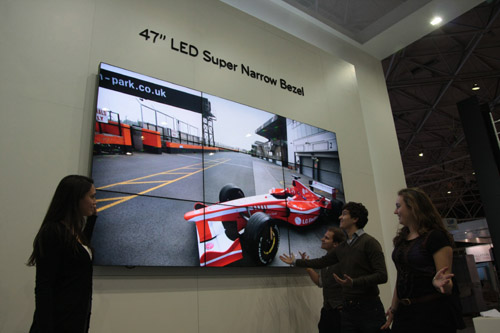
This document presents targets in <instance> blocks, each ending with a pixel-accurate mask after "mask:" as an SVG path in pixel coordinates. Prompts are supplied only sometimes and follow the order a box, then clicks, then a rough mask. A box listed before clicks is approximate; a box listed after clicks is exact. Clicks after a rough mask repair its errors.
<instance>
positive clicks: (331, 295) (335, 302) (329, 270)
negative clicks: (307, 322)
mask: <svg viewBox="0 0 500 333" xmlns="http://www.w3.org/2000/svg"><path fill="white" fill-rule="evenodd" d="M344 240H345V234H344V232H343V231H342V230H341V229H340V228H337V227H329V228H328V230H327V231H326V232H325V235H324V236H323V238H321V248H322V249H323V250H326V251H327V252H330V251H332V250H333V249H334V248H336V247H337V246H338V245H339V244H340V243H342V242H343V241H344ZM299 253H300V252H299ZM300 255H301V257H302V259H308V258H309V257H308V256H307V254H306V253H300ZM334 267H335V266H328V267H325V268H322V269H321V271H320V273H319V274H318V273H317V272H316V271H315V270H314V269H312V268H309V267H308V268H306V271H307V273H308V274H309V277H310V278H311V280H312V281H313V282H314V283H315V284H316V285H317V286H318V287H320V288H323V308H321V316H320V319H319V323H318V330H319V333H340V332H341V331H340V311H341V308H342V294H341V293H342V287H341V285H340V284H339V283H338V282H337V281H335V278H334V277H333V272H334Z"/></svg>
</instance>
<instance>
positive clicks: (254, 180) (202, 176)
mask: <svg viewBox="0 0 500 333" xmlns="http://www.w3.org/2000/svg"><path fill="white" fill-rule="evenodd" d="M310 111H311V110H305V112H310ZM95 118H96V119H95V124H94V131H95V134H94V146H93V159H92V178H93V179H94V181H95V186H96V188H97V201H98V204H97V207H98V216H99V218H98V223H97V224H96V227H95V229H94V235H93V238H92V246H93V248H94V250H95V260H94V262H95V264H96V265H104V266H215V267H221V266H269V267H276V266H286V264H284V263H282V262H281V261H280V260H279V259H278V258H277V256H278V255H279V254H282V253H289V252H294V253H297V252H298V251H301V252H306V253H307V255H309V256H310V257H318V256H321V255H323V254H324V252H323V250H321V248H320V247H321V238H322V237H323V234H324V233H325V231H326V230H327V228H328V227H329V226H334V225H338V216H339V215H340V211H341V207H342V205H343V201H344V199H343V186H342V175H341V169H340V161H339V156H338V145H337V139H336V135H335V133H332V132H329V131H326V130H324V129H321V128H317V127H315V126H311V125H308V124H305V123H302V122H299V121H296V120H293V119H289V118H285V117H282V116H279V115H276V114H273V113H270V112H267V111H264V110H259V109H256V108H253V107H250V106H246V105H242V104H239V103H236V102H233V101H229V100H226V99H223V98H220V97H217V96H213V95H209V94H206V93H204V92H201V91H197V90H193V89H190V88H186V87H182V86H179V85H176V84H173V83H170V82H167V81H163V80H160V79H157V78H153V77H149V76H146V75H142V74H139V73H135V72H132V71H129V70H126V69H122V68H118V67H115V66H112V65H108V64H104V63H102V64H101V65H100V68H99V87H98V93H97V106H96V117H95Z"/></svg>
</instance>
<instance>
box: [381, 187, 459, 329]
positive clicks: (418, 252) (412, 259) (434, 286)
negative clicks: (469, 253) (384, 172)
mask: <svg viewBox="0 0 500 333" xmlns="http://www.w3.org/2000/svg"><path fill="white" fill-rule="evenodd" d="M394 214H396V215H398V217H399V223H400V224H401V225H402V226H403V227H402V228H401V229H399V231H398V234H397V235H396V237H395V238H394V241H393V242H394V251H393V253H392V259H393V261H394V263H395V265H396V269H397V281H396V287H395V290H394V295H393V299H392V304H391V307H390V308H389V310H388V311H387V313H386V316H387V322H386V323H385V325H384V326H382V328H388V327H389V326H390V325H391V323H392V331H393V332H405V333H406V332H426V331H427V332H441V333H444V332H456V330H457V329H458V328H463V327H464V323H463V320H462V317H461V309H460V302H459V299H458V292H457V287H456V285H454V283H453V274H452V270H451V268H452V261H453V248H452V247H453V246H454V243H453V238H452V236H451V235H450V234H449V233H448V232H447V230H446V229H445V227H444V224H443V221H442V219H441V216H440V215H439V213H438V211H437V209H436V207H435V206H434V205H433V204H432V202H431V200H430V199H429V197H428V196H427V194H425V193H424V192H423V191H422V190H420V189H416V188H408V189H403V190H401V191H399V192H398V198H397V200H396V210H395V211H394Z"/></svg>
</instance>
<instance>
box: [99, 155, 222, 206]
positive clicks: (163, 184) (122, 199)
mask: <svg viewBox="0 0 500 333" xmlns="http://www.w3.org/2000/svg"><path fill="white" fill-rule="evenodd" d="M227 161H229V159H226V160H222V161H221V162H218V163H216V164H212V165H210V166H207V167H206V168H201V169H198V170H197V171H194V172H191V173H187V174H185V175H184V176H182V177H179V178H177V179H174V180H167V181H164V182H163V183H162V184H160V185H158V186H155V187H152V188H150V189H147V190H145V191H142V192H140V193H138V194H134V195H131V196H128V197H119V198H108V199H102V200H101V199H99V200H97V202H101V201H111V200H116V199H119V200H118V201H115V202H114V203H111V204H109V205H107V206H104V207H101V208H98V209H97V211H98V212H102V211H103V210H106V209H108V208H111V207H113V206H116V205H118V204H121V203H124V202H125V201H128V200H130V199H133V198H136V197H138V196H140V195H144V194H146V193H149V192H151V191H154V190H157V189H159V188H162V187H163V186H166V185H168V184H172V183H175V182H176V181H178V180H181V179H184V178H187V177H189V176H192V175H194V174H197V173H199V172H201V171H203V170H206V169H208V168H212V167H214V166H217V165H220V164H223V163H226V162H227ZM197 164H199V163H197ZM197 164H194V165H197ZM189 167H191V166H189ZM184 168H187V167H181V168H177V169H173V170H170V171H174V170H180V169H184ZM170 171H164V172H159V173H156V174H153V175H149V176H144V177H139V178H135V179H132V180H127V181H124V182H120V183H116V184H111V185H106V186H102V187H98V188H97V189H98V190H101V189H104V188H109V187H112V186H117V185H130V184H134V185H135V184H144V183H143V182H140V183H133V182H134V181H137V180H140V179H145V178H150V177H154V176H158V175H167V174H170ZM146 183H148V182H146Z"/></svg>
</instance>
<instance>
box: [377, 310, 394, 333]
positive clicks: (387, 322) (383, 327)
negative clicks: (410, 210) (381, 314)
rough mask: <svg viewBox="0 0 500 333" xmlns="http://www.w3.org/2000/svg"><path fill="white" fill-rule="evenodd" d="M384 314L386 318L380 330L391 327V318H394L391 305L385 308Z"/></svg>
mask: <svg viewBox="0 0 500 333" xmlns="http://www.w3.org/2000/svg"><path fill="white" fill-rule="evenodd" d="M385 316H386V318H387V319H386V322H385V324H384V325H382V327H380V329H381V330H388V329H389V328H390V327H391V324H392V320H393V319H394V310H392V307H391V308H389V309H387V312H386V313H385Z"/></svg>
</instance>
